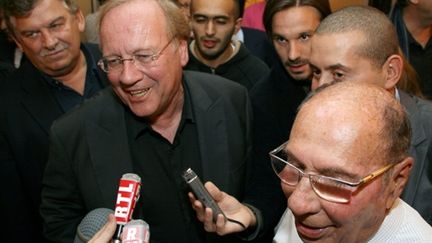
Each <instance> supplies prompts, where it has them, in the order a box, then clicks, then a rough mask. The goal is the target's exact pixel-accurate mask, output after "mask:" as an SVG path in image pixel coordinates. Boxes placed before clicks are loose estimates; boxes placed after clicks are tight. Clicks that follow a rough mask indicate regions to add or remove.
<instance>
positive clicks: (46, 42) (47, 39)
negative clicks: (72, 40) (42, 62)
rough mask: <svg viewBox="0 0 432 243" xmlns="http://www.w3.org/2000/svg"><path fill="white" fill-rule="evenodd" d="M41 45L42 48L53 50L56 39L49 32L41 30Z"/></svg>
mask: <svg viewBox="0 0 432 243" xmlns="http://www.w3.org/2000/svg"><path fill="white" fill-rule="evenodd" d="M41 36H42V43H43V46H44V47H45V48H47V49H54V48H55V46H56V45H57V42H58V39H57V38H56V37H55V36H54V35H53V34H52V33H50V31H49V30H46V29H42V30H41Z"/></svg>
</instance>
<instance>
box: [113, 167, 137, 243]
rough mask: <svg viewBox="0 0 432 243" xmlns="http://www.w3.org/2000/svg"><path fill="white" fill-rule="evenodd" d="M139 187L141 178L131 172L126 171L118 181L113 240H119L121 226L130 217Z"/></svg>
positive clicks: (115, 241) (115, 242)
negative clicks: (115, 223) (115, 224)
mask: <svg viewBox="0 0 432 243" xmlns="http://www.w3.org/2000/svg"><path fill="white" fill-rule="evenodd" d="M140 188H141V178H140V177H139V176H138V175H136V174H132V173H127V174H124V175H123V176H122V178H121V179H120V182H119V188H118V193H117V201H116V206H115V209H114V216H115V217H116V221H117V227H116V231H115V233H114V236H113V238H112V239H113V242H114V243H117V242H121V239H120V236H121V233H122V230H123V226H124V225H125V224H126V223H127V222H129V221H130V220H131V218H132V213H133V210H134V209H135V204H136V202H137V201H138V198H139V193H140Z"/></svg>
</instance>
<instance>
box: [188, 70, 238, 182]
mask: <svg viewBox="0 0 432 243" xmlns="http://www.w3.org/2000/svg"><path fill="white" fill-rule="evenodd" d="M191 76H193V74H192V73H189V72H185V77H186V78H185V81H184V82H185V85H186V86H187V87H188V88H189V90H190V94H191V99H192V106H193V110H194V113H195V118H196V120H197V130H198V139H199V146H200V153H201V161H202V169H203V178H202V179H203V181H212V182H213V183H215V184H216V185H217V186H218V187H219V188H228V185H229V171H230V170H229V166H228V165H229V163H231V161H229V158H230V157H229V154H228V153H229V149H228V141H227V139H228V138H227V136H226V132H227V129H226V122H225V121H226V114H225V111H224V106H223V104H222V102H221V100H220V99H219V98H218V97H211V96H210V95H209V93H208V92H206V91H205V90H204V89H203V88H202V87H201V86H199V85H196V84H195V82H194V81H195V79H193V78H192V80H191V78H190V77H191Z"/></svg>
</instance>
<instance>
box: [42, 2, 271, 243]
mask: <svg viewBox="0 0 432 243" xmlns="http://www.w3.org/2000/svg"><path fill="white" fill-rule="evenodd" d="M188 27H189V26H188V23H187V22H186V20H185V18H184V17H183V13H182V12H181V10H180V9H179V8H178V7H177V6H176V5H175V4H174V3H173V2H172V1H171V0H130V1H124V0H110V1H108V2H107V3H105V4H104V6H103V7H102V9H101V21H100V28H101V29H100V41H101V47H102V53H103V57H102V58H101V60H100V61H99V65H100V66H101V67H102V69H103V70H104V71H105V72H107V74H108V78H109V80H110V82H111V86H112V87H111V88H109V89H106V90H104V91H103V92H102V93H101V95H99V96H97V97H96V98H94V99H92V100H91V101H89V102H87V103H86V104H84V105H83V106H81V107H79V108H78V109H76V110H74V111H73V112H71V113H69V114H68V115H66V116H64V117H63V118H61V119H59V120H57V121H56V122H55V123H54V125H53V126H52V128H51V133H50V135H51V136H50V138H51V140H50V142H51V143H50V156H49V161H48V164H47V168H46V171H45V176H44V188H43V191H42V206H41V213H42V217H43V219H44V221H45V225H46V228H45V230H46V235H47V237H48V238H49V239H50V240H52V241H55V242H68V241H69V242H70V241H72V240H73V239H74V236H75V232H76V229H77V225H78V224H79V223H80V221H81V220H82V218H83V217H84V216H85V215H86V214H87V213H88V212H90V211H91V210H93V209H95V208H101V207H103V208H113V207H114V206H115V203H116V198H117V189H118V181H119V179H120V178H121V177H122V175H123V174H125V173H135V174H137V175H139V176H140V177H141V181H142V186H141V191H140V199H139V200H138V202H137V205H136V207H135V210H134V214H133V216H132V218H134V219H143V220H144V221H146V222H147V223H148V224H149V226H150V231H151V234H150V235H151V241H152V242H166V243H172V242H184V243H194V242H227V243H228V242H238V241H239V240H240V238H239V237H238V236H236V235H233V234H232V235H227V236H223V237H222V236H218V235H216V234H213V233H207V232H206V231H205V230H204V228H203V225H202V224H201V223H200V222H199V221H198V220H197V218H196V215H195V212H194V210H193V209H192V206H191V203H190V201H189V198H188V196H187V195H188V192H190V190H189V188H188V187H187V185H186V183H185V182H184V181H183V180H182V177H181V176H182V174H183V171H184V170H186V169H187V168H189V167H191V168H192V169H193V170H195V171H196V172H197V174H198V175H199V176H200V177H201V179H202V180H203V181H212V182H214V183H215V184H216V185H218V186H219V187H220V188H222V189H223V190H225V191H227V193H230V194H231V195H234V196H235V197H237V198H238V199H239V200H242V199H243V198H244V194H245V185H246V178H247V170H248V168H249V162H248V159H249V155H250V150H251V114H250V113H251V108H250V103H249V99H248V95H247V90H246V89H245V88H244V87H242V86H241V85H239V84H236V83H234V82H232V81H229V80H226V79H224V78H221V77H218V76H216V75H209V74H204V73H198V72H192V71H183V66H184V65H185V64H186V63H187V61H188V38H189V33H190V31H189V28H188ZM268 206H269V207H271V205H268ZM221 208H222V210H224V212H225V214H226V215H227V217H233V215H232V213H231V212H230V211H229V210H227V208H224V207H222V205H221ZM243 210H245V211H246V213H248V214H249V215H253V214H255V213H256V214H258V215H259V212H258V209H256V208H254V207H253V206H250V207H247V208H244V209H243ZM231 224H232V223H231ZM258 224H259V222H257V223H255V224H246V227H248V228H249V229H250V230H251V232H252V233H254V232H255V231H254V230H255V229H260V227H259V225H258ZM233 225H234V224H233ZM252 236H253V235H252Z"/></svg>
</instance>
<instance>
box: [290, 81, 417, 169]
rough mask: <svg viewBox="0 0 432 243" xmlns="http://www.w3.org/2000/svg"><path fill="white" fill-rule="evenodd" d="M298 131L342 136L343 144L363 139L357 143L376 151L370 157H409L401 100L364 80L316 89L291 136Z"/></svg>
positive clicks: (394, 159)
mask: <svg viewBox="0 0 432 243" xmlns="http://www.w3.org/2000/svg"><path fill="white" fill-rule="evenodd" d="M318 123H319V124H321V125H319V126H317V124H318ZM312 127H313V128H312ZM312 130H313V131H312ZM298 131H299V132H301V133H304V134H301V136H314V137H315V136H327V137H328V139H340V144H341V145H342V144H345V142H348V143H351V141H345V140H349V139H355V140H359V139H360V140H361V139H364V143H362V142H360V143H355V144H356V146H358V145H360V144H362V145H364V146H365V149H364V151H363V152H367V151H369V152H377V154H371V155H370V156H376V155H380V156H383V157H382V159H383V160H384V161H385V162H388V163H390V162H398V161H399V160H400V159H402V158H404V157H406V156H407V153H408V148H409V144H410V138H411V130H410V125H409V121H408V118H407V116H406V113H405V111H404V109H403V108H402V106H401V105H400V104H399V102H398V101H397V100H396V99H395V98H394V97H393V96H392V95H391V94H390V93H389V92H387V91H386V90H384V89H382V88H380V87H377V86H376V85H373V84H367V83H361V82H339V83H333V84H330V85H328V86H327V87H324V88H320V89H319V90H317V91H316V92H315V93H314V94H313V95H312V96H311V97H310V98H309V99H308V100H307V101H305V103H304V104H303V105H302V106H301V108H300V111H299V114H298V116H297V118H296V121H295V123H294V126H293V129H292V133H291V134H292V136H296V134H298ZM311 133H316V134H311ZM353 144H354V143H353ZM344 149H348V148H344ZM363 152H362V153H363Z"/></svg>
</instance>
